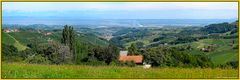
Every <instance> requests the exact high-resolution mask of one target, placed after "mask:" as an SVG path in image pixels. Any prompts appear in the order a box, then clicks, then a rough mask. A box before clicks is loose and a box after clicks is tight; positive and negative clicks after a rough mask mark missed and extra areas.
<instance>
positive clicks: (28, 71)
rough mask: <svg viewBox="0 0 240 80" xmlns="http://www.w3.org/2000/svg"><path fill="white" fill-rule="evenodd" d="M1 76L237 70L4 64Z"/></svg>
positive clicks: (210, 74) (200, 74) (224, 72)
mask: <svg viewBox="0 0 240 80" xmlns="http://www.w3.org/2000/svg"><path fill="white" fill-rule="evenodd" d="M2 78H238V70H237V69H219V68H215V69H210V68H205V69H202V68H167V67H166V68H150V69H144V68H142V67H140V66H138V67H119V66H85V65H41V64H23V63H3V64H2Z"/></svg>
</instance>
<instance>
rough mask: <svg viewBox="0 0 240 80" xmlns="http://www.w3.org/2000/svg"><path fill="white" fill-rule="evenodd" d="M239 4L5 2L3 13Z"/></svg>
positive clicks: (209, 7)
mask: <svg viewBox="0 0 240 80" xmlns="http://www.w3.org/2000/svg"><path fill="white" fill-rule="evenodd" d="M237 9H238V3H237V2H3V11H24V12H39V11H79V10H81V11H84V10H95V11H106V10H235V11H237Z"/></svg>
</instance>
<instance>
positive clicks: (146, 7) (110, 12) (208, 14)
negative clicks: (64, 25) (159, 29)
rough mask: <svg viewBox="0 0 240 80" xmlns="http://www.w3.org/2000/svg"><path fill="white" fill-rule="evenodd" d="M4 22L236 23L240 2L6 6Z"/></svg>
mask: <svg viewBox="0 0 240 80" xmlns="http://www.w3.org/2000/svg"><path fill="white" fill-rule="evenodd" d="M2 10H3V19H6V18H15V19H27V18H38V19H47V18H52V19H63V18H64V19H237V18H238V3H237V2H3V3H2Z"/></svg>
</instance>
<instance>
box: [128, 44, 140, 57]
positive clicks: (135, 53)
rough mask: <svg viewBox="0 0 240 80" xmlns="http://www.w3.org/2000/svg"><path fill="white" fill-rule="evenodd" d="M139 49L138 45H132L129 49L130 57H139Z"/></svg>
mask: <svg viewBox="0 0 240 80" xmlns="http://www.w3.org/2000/svg"><path fill="white" fill-rule="evenodd" d="M137 54H138V53H137V47H136V44H134V43H132V44H131V46H130V47H129V48H128V55H137Z"/></svg>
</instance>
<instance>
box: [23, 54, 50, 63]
mask: <svg viewBox="0 0 240 80" xmlns="http://www.w3.org/2000/svg"><path fill="white" fill-rule="evenodd" d="M25 62H27V63H31V64H49V60H48V59H47V58H46V57H43V56H42V55H40V54H38V55H32V56H29V57H28V58H27V59H26V60H25Z"/></svg>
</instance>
